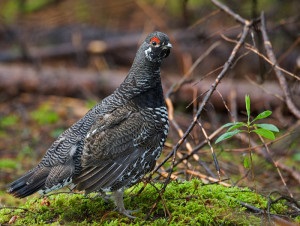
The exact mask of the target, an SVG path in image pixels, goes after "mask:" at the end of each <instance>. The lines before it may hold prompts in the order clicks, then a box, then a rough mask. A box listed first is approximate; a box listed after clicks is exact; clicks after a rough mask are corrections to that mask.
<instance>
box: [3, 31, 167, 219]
mask: <svg viewBox="0 0 300 226" xmlns="http://www.w3.org/2000/svg"><path fill="white" fill-rule="evenodd" d="M171 47H172V45H171V43H170V41H169V38H168V36H167V35H166V34H164V33H162V32H158V31H156V32H153V33H151V34H149V35H148V37H147V38H146V39H145V41H144V42H143V43H142V45H141V46H140V48H139V49H138V51H137V54H136V57H135V59H134V62H133V64H132V67H131V69H130V71H129V73H128V75H127V77H126V78H125V80H124V81H123V83H122V84H121V85H120V87H119V88H117V89H116V90H115V91H114V92H113V93H112V94H111V95H110V96H108V97H106V98H105V99H103V100H102V101H101V102H100V103H99V104H97V105H96V106H95V107H94V108H92V109H91V110H90V111H89V112H87V114H86V115H85V116H84V117H83V118H81V119H80V120H79V121H78V122H76V123H75V124H73V125H72V126H71V127H70V128H69V129H67V130H66V131H64V132H63V133H62V134H61V135H60V136H59V137H58V138H57V140H56V141H54V143H53V144H52V145H51V146H50V148H49V149H48V151H47V152H46V154H45V156H44V157H43V158H42V160H41V162H40V163H39V164H38V165H37V166H36V167H35V168H33V169H32V170H30V171H29V172H27V173H26V174H25V175H23V176H22V177H21V178H19V179H17V180H16V181H14V182H12V183H11V184H10V185H9V188H8V192H9V193H11V194H12V195H14V196H15V197H18V198H23V197H26V196H28V195H31V194H33V193H35V192H37V191H39V193H41V194H46V193H48V192H50V191H53V190H56V189H59V188H61V187H64V186H66V185H69V184H73V185H74V186H76V189H78V190H85V192H86V193H90V192H93V191H96V192H112V195H113V198H114V201H115V204H116V206H117V209H118V211H119V212H121V213H123V214H125V215H126V216H128V217H132V216H131V215H130V213H129V211H127V210H126V209H125V207H124V203H123V191H124V189H125V188H127V187H130V186H132V185H134V184H135V183H137V182H138V181H139V180H140V179H141V178H142V177H143V176H144V175H145V174H146V173H148V172H149V171H151V170H152V169H153V167H154V166H155V162H156V160H157V159H158V157H159V156H160V154H161V151H162V148H163V145H164V143H165V140H166V136H167V133H168V129H169V123H168V112H167V108H166V106H165V102H164V97H163V90H162V85H161V78H160V66H161V62H162V60H163V59H164V58H166V57H167V56H168V55H169V53H170V49H171Z"/></svg>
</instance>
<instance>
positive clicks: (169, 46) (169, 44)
mask: <svg viewBox="0 0 300 226" xmlns="http://www.w3.org/2000/svg"><path fill="white" fill-rule="evenodd" d="M164 47H166V48H167V49H171V48H172V47H173V46H172V44H171V43H170V42H169V43H168V44H167V45H165V46H164Z"/></svg>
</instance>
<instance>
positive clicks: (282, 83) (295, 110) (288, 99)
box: [261, 12, 300, 119]
mask: <svg viewBox="0 0 300 226" xmlns="http://www.w3.org/2000/svg"><path fill="white" fill-rule="evenodd" d="M261 31H262V35H263V40H264V45H265V49H266V52H267V55H268V57H269V59H270V60H271V62H272V65H273V66H274V71H275V74H276V76H277V79H278V82H279V84H280V86H281V88H282V90H283V93H284V96H285V100H286V104H287V107H288V109H289V110H290V111H291V113H293V114H294V115H295V116H296V117H297V118H298V119H300V110H299V109H298V108H297V107H296V105H295V104H294V102H293V101H292V99H291V93H290V90H289V88H288V85H287V82H286V79H285V77H284V75H283V74H282V73H281V71H280V70H278V68H277V67H276V65H277V60H276V57H275V54H274V52H273V49H272V45H271V42H270V40H269V37H268V34H267V31H266V23H265V16H264V13H263V12H262V13H261Z"/></svg>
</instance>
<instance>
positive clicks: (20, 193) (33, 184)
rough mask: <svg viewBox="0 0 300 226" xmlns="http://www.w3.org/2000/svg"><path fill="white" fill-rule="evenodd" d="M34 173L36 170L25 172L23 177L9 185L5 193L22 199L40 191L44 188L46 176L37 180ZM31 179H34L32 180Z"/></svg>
mask: <svg viewBox="0 0 300 226" xmlns="http://www.w3.org/2000/svg"><path fill="white" fill-rule="evenodd" d="M36 173H37V172H36V169H33V170H31V171H29V172H27V173H26V174H25V175H24V176H22V177H20V178H19V179H17V180H15V181H14V182H12V183H11V184H9V185H8V189H7V192H8V193H10V194H12V195H13V196H15V197H17V198H24V197H26V196H29V195H31V194H33V193H35V192H36V191H38V190H40V189H41V188H43V187H44V186H45V181H46V179H47V176H43V177H38V178H37V177H35V175H36ZM32 178H35V179H34V180H32ZM37 179H38V180H37Z"/></svg>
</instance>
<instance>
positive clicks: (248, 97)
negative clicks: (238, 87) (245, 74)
mask: <svg viewBox="0 0 300 226" xmlns="http://www.w3.org/2000/svg"><path fill="white" fill-rule="evenodd" d="M245 104H246V111H247V116H248V122H250V96H249V95H245Z"/></svg>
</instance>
